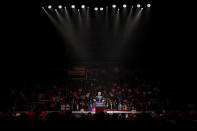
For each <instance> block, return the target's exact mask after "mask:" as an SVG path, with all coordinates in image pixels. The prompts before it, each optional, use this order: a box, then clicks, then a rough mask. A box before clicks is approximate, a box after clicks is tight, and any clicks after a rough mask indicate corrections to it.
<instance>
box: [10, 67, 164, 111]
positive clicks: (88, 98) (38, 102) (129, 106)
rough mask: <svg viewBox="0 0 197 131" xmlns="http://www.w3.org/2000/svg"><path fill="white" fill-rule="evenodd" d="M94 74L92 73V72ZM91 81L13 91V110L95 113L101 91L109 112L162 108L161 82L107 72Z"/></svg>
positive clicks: (85, 80)
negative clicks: (119, 76) (125, 77)
mask: <svg viewBox="0 0 197 131" xmlns="http://www.w3.org/2000/svg"><path fill="white" fill-rule="evenodd" d="M89 72H90V71H89ZM95 74H96V76H95V75H91V77H90V78H88V79H77V80H64V81H58V80H56V81H54V82H43V81H41V80H39V81H37V83H36V84H35V86H34V87H32V88H26V89H23V90H11V92H10V97H11V99H12V100H13V106H12V107H13V110H20V111H21V110H22V111H24V110H32V109H37V110H44V111H47V110H48V111H49V110H50V111H53V110H81V109H84V110H89V111H94V110H95V102H94V101H93V100H94V99H95V97H96V95H97V92H98V91H101V92H102V96H103V97H104V104H105V110H155V109H158V108H160V107H161V105H160V96H161V94H160V82H159V81H156V82H155V81H154V82H148V81H146V80H145V79H140V78H138V77H130V78H129V79H127V80H125V79H122V80H121V79H120V78H118V77H117V75H111V77H110V76H108V79H107V78H105V77H106V76H107V75H105V74H106V72H105V74H104V76H103V77H102V75H103V74H102V73H100V74H98V73H95Z"/></svg>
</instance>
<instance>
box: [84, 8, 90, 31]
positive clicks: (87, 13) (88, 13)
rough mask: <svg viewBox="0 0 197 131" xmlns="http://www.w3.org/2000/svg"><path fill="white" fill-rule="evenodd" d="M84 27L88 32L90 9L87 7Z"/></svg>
mask: <svg viewBox="0 0 197 131" xmlns="http://www.w3.org/2000/svg"><path fill="white" fill-rule="evenodd" d="M85 23H86V27H87V29H88V30H89V27H90V8H89V7H87V10H86V22H85Z"/></svg>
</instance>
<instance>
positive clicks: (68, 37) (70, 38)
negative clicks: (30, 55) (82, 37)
mask: <svg viewBox="0 0 197 131" xmlns="http://www.w3.org/2000/svg"><path fill="white" fill-rule="evenodd" d="M42 9H43V10H44V12H45V13H46V14H47V16H48V18H49V19H50V21H51V22H52V23H53V25H54V27H55V29H57V32H58V33H59V35H60V36H61V37H62V38H63V40H64V41H65V43H66V44H69V45H70V46H72V47H73V48H74V49H75V50H76V49H78V48H79V47H78V45H77V43H78V41H77V40H76V37H75V32H74V29H73V28H71V26H70V25H68V24H67V23H65V22H64V24H63V25H62V24H60V23H58V22H57V20H56V19H55V18H54V17H53V16H52V15H51V14H49V13H48V12H47V11H46V10H45V9H44V8H42ZM55 12H56V14H57V15H59V13H58V12H57V10H55ZM58 17H60V16H58ZM65 49H66V48H65Z"/></svg>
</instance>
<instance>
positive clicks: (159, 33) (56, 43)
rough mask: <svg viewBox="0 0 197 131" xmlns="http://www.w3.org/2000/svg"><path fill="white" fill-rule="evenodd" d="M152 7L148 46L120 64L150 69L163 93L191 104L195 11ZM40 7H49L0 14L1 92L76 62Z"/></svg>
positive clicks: (13, 8) (14, 7)
mask: <svg viewBox="0 0 197 131" xmlns="http://www.w3.org/2000/svg"><path fill="white" fill-rule="evenodd" d="M94 3H95V4H96V0H95V2H94ZM99 3H100V4H102V2H99ZM151 3H152V14H151V15H152V23H151V26H150V33H149V35H150V37H149V35H148V36H147V41H148V44H146V43H142V44H141V46H140V47H139V48H138V50H140V51H141V53H140V54H138V51H136V52H135V53H136V54H138V55H135V54H134V55H133V54H132V55H131V56H136V57H132V58H131V57H129V56H130V55H129V53H128V57H127V58H126V61H125V65H128V66H132V67H140V68H141V69H148V70H151V71H152V74H153V75H154V74H156V75H155V76H158V77H159V78H160V79H162V83H163V84H162V86H165V88H166V89H170V90H175V91H177V93H179V94H181V95H182V96H183V97H184V98H185V99H186V100H187V102H192V101H193V102H195V101H196V99H195V98H196V95H195V94H196V93H195V88H196V84H195V83H196V76H195V74H196V73H195V68H196V67H195V64H194V63H195V60H196V59H195V55H194V52H195V48H193V49H192V50H191V46H190V45H191V44H193V45H195V43H196V37H195V32H193V31H195V30H196V24H195V13H194V9H195V8H193V7H191V6H192V5H190V4H186V3H181V2H180V1H179V2H177V3H169V2H167V1H160V2H159V3H155V1H154V2H153V1H152V2H151ZM43 4H46V5H48V4H47V3H41V2H34V1H32V2H30V1H23V2H18V1H17V2H14V3H12V4H11V5H9V7H6V6H4V7H5V9H4V8H3V10H4V11H3V12H1V13H2V17H3V19H2V22H3V23H2V31H3V36H2V42H1V45H2V47H3V48H2V56H3V57H2V65H3V68H2V72H3V73H2V75H3V80H4V79H5V80H4V82H3V83H5V85H4V84H2V85H3V86H2V87H1V88H2V93H3V89H5V90H6V89H7V88H10V87H15V88H17V87H20V86H22V85H23V83H24V80H25V79H27V78H28V77H29V76H31V75H32V73H33V72H37V71H38V70H43V69H46V68H51V67H56V68H65V67H67V66H68V65H70V64H72V63H75V59H74V58H73V56H72V55H71V54H70V53H69V52H66V53H65V52H64V51H63V48H62V44H61V41H60V40H59V38H58V36H57V35H56V32H55V31H54V28H51V24H50V22H49V21H48V19H47V18H46V16H43V13H41V12H42V9H41V7H42V5H43ZM79 4H80V3H79ZM103 4H106V3H104V2H103ZM5 5H7V4H5ZM3 27H5V28H3ZM4 36H5V37H4ZM188 47H189V48H188ZM192 47H193V46H192ZM131 60H133V61H131ZM97 62H98V61H97ZM98 63H102V62H101V61H99V62H98Z"/></svg>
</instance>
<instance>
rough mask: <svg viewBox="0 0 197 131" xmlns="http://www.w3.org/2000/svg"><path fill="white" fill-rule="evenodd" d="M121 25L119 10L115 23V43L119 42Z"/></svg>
mask: <svg viewBox="0 0 197 131" xmlns="http://www.w3.org/2000/svg"><path fill="white" fill-rule="evenodd" d="M119 25H120V14H119V9H118V11H117V13H116V16H115V21H114V34H113V35H114V40H115V42H117V35H118V31H119Z"/></svg>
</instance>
